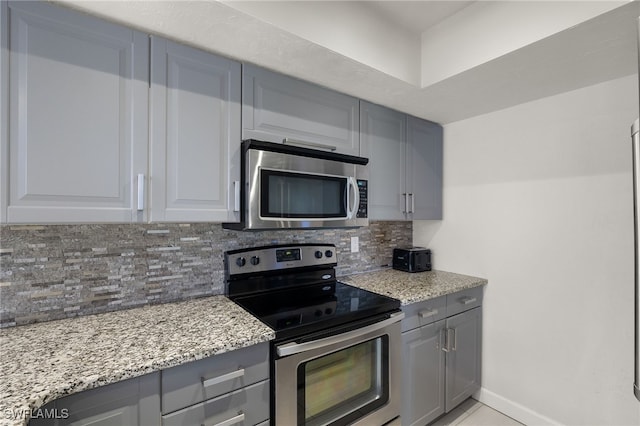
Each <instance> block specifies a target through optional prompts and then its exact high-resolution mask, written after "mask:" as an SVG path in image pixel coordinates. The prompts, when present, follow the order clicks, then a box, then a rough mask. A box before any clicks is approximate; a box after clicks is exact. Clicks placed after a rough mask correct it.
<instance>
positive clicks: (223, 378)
mask: <svg viewBox="0 0 640 426" xmlns="http://www.w3.org/2000/svg"><path fill="white" fill-rule="evenodd" d="M242 376H244V368H239V369H238V370H236V371H232V372H231V373H227V374H223V375H222V376H218V377H212V378H210V379H205V378H204V377H202V379H201V380H202V386H204V387H205V388H208V387H209V386H213V385H217V384H218V383H222V382H228V381H229V380H233V379H237V378H238V377H242ZM230 424H233V423H230Z"/></svg>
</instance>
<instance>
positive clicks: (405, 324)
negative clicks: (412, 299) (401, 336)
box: [401, 296, 447, 332]
mask: <svg viewBox="0 0 640 426" xmlns="http://www.w3.org/2000/svg"><path fill="white" fill-rule="evenodd" d="M446 305H447V298H446V296H441V297H437V298H435V299H431V300H425V301H424V302H418V303H412V304H411V305H407V306H403V307H402V312H404V315H405V317H404V319H403V320H402V323H401V329H402V331H403V332H404V331H407V330H413V329H414V328H418V327H421V326H423V325H427V324H431V323H432V322H434V321H438V320H441V319H443V318H445V316H446Z"/></svg>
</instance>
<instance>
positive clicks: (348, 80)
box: [52, 0, 640, 124]
mask: <svg viewBox="0 0 640 426" xmlns="http://www.w3.org/2000/svg"><path fill="white" fill-rule="evenodd" d="M52 1H56V2H63V3H65V4H67V5H68V6H71V7H75V8H77V9H81V10H84V11H86V12H88V13H92V14H96V15H99V16H103V17H105V18H107V19H111V20H114V21H117V22H122V23H125V24H127V25H131V26H133V27H135V28H138V29H140V30H142V31H145V32H148V33H151V34H156V35H162V36H165V37H168V38H171V39H174V40H176V41H179V42H182V43H185V44H189V45H192V46H195V47H198V48H201V49H204V50H208V51H211V52H214V53H218V54H221V55H224V56H227V57H230V58H233V59H236V60H238V61H242V62H246V63H252V64H255V65H258V66H262V67H265V68H268V69H271V70H274V71H277V72H281V73H283V74H287V75H290V76H293V77H297V78H300V79H304V80H307V81H311V82H314V83H316V84H319V85H322V86H325V87H328V88H331V89H334V90H337V91H340V92H343V93H347V94H349V95H352V96H355V97H358V98H361V99H364V100H367V101H370V102H374V103H378V104H381V105H385V106H388V107H391V108H394V109H397V110H399V111H403V112H406V113H409V114H411V115H415V116H417V117H422V118H425V119H429V120H432V121H435V122H439V123H443V124H445V123H450V122H454V121H458V120H463V119H466V118H470V117H474V116H477V115H481V114H485V113H488V112H492V111H496V110H499V109H503V108H507V107H510V106H514V105H517V104H520V103H524V102H528V101H532V100H535V99H540V98H544V97H547V96H552V95H555V94H559V93H562V92H567V91H570V90H574V89H578V88H581V87H586V86H589V85H593V84H597V83H600V82H604V81H608V80H612V79H616V78H620V77H624V76H629V75H632V74H636V73H637V72H638V59H637V41H636V40H637V19H638V16H639V15H640V2H639V1H633V2H626V1H625V2H617V3H616V4H613V3H614V2H608V1H601V2H596V1H593V2H592V1H579V0H574V1H566V2H555V1H554V2H537V1H509V2H507V1H477V2H476V1H460V2H459V1H414V2H412V1H392V0H386V1H370V2H362V1H354V2H342V1H335V2H334V1H326V2H318V1H308V2H307V1H304V2H301V1H290V2H282V1H271V0H267V1H265V2H264V3H263V5H262V9H260V10H259V8H257V9H253V10H251V9H250V8H251V7H252V6H250V5H248V4H247V3H252V2H250V1H249V2H246V1H244V0H243V1H237V0H235V1H234V0H231V1H229V0H227V1H223V2H220V1H213V0H207V1H191V0H180V1H113V2H102V1H95V2H94V1H86V0H52ZM253 3H258V2H255V1H254V2H253ZM276 3H279V5H276ZM314 3H315V6H314V5H313V4H314ZM560 3H562V4H563V5H564V6H557V7H565V8H567V9H571V10H570V12H572V13H573V12H575V11H576V10H578V11H579V12H581V11H582V10H591V11H593V8H594V7H601V8H602V9H601V10H600V11H596V13H592V14H591V15H588V14H586V15H582V16H579V18H580V19H579V20H578V21H576V24H575V25H565V26H564V27H558V26H556V27H553V25H554V24H556V23H557V22H556V21H557V20H556V16H555V15H552V14H550V13H545V12H546V11H548V8H549V7H551V6H549V5H552V6H553V7H556V6H555V5H557V4H560ZM596 3H599V4H600V6H597V5H596V6H594V4H596ZM612 4H613V5H612ZM318 5H320V6H322V7H321V8H318V7H317V6H318ZM236 6H237V7H236ZM314 7H315V8H314ZM340 8H342V9H340ZM508 8H511V12H512V14H511V15H510V17H509V18H508V19H505V17H504V15H500V14H497V15H496V14H495V13H494V12H496V11H499V10H500V9H501V10H504V9H508ZM514 8H520V9H517V10H516V11H515V12H516V13H513V12H514V11H513V9H514ZM527 8H528V9H527ZM545 8H546V9H545ZM520 10H524V11H525V12H523V13H518V11H520ZM254 11H257V12H260V13H261V14H262V15H260V14H257V13H252V12H254ZM336 11H339V12H349V13H350V14H347V13H345V14H342V15H341V14H339V13H336ZM476 12H491V13H492V14H493V15H492V16H491V19H490V20H486V21H482V22H480V21H479V20H478V14H477V13H476ZM529 12H532V13H529ZM269 13H270V15H269ZM283 13H284V14H290V16H287V17H285V18H287V19H285V18H283V16H282V15H283ZM536 13H537V15H536ZM314 14H317V15H322V16H320V17H316V16H314ZM374 15H375V16H374ZM485 16H486V14H485ZM289 18H302V19H301V20H302V21H303V22H300V20H297V22H294V23H295V25H297V27H296V28H293V27H287V25H288V24H290V23H291V22H292V21H296V19H289ZM314 18H318V19H316V20H315V21H313V19H314ZM463 18H464V19H463ZM513 18H515V19H513ZM520 18H522V19H520ZM518 19H520V20H518ZM389 21H392V22H393V25H392V24H388V23H387V22H389ZM363 23H364V24H368V27H367V28H364V29H363V28H361V27H362V25H364V24H363ZM565 23H566V22H565ZM311 24H313V25H315V28H311V30H313V31H315V33H313V31H311V32H309V33H304V31H306V30H308V29H309V28H308V27H312V26H313V25H311ZM437 24H440V25H437ZM454 24H457V26H456V25H454ZM340 25H341V26H340ZM359 26H360V27H359ZM394 26H395V27H400V30H402V31H404V33H406V34H404V33H403V34H400V36H398V37H400V38H397V39H393V40H391V42H389V40H388V39H390V38H391V39H392V38H393V37H394V36H396V35H397V34H394V30H393V28H391V27H394ZM474 26H475V33H468V32H465V31H467V29H468V28H472V27H474ZM545 26H547V27H549V26H551V27H553V28H551V29H550V30H549V31H547V33H546V34H548V35H546V36H545V35H544V34H543V35H542V36H539V37H538V38H536V39H531V38H530V39H528V40H524V41H522V40H519V42H520V44H518V45H515V46H514V45H513V44H512V45H511V46H507V47H509V49H506V50H504V51H502V53H501V52H500V51H498V52H497V53H496V54H494V55H493V56H491V57H484V58H482V57H481V58H479V59H478V58H475V59H474V60H475V62H473V61H471V62H469V63H467V64H464V65H465V66H464V67H461V68H460V69H458V70H453V71H454V72H451V73H449V74H448V75H445V76H444V77H442V78H439V79H433V80H432V81H430V82H428V84H425V80H424V75H423V76H422V80H420V76H419V75H418V78H417V79H415V78H413V79H407V78H403V77H402V76H400V77H399V76H398V75H397V74H395V75H394V73H393V70H392V71H389V70H387V69H383V68H382V67H384V66H385V65H389V63H391V65H394V64H393V62H395V61H394V60H391V59H389V58H391V57H393V56H392V55H393V54H395V53H396V52H395V51H396V50H401V48H402V47H403V46H402V44H404V41H403V40H406V41H407V43H411V42H412V40H414V41H415V45H416V46H418V48H417V49H418V50H417V51H416V50H413V51H416V52H417V54H416V55H411V52H412V51H411V50H408V51H407V52H409V54H408V55H405V57H408V58H409V59H412V56H415V57H417V59H415V58H413V59H414V61H416V60H417V67H416V68H417V69H424V68H425V66H426V67H430V66H433V65H439V64H440V63H445V62H447V61H449V62H455V61H459V60H460V59H465V58H467V57H469V56H474V55H476V54H478V53H480V54H483V53H485V51H489V50H491V49H492V48H495V47H496V46H498V47H501V46H500V45H504V44H507V45H508V44H509V43H511V42H512V41H513V40H512V39H518V37H521V38H522V35H523V34H525V35H526V33H527V31H528V30H530V29H532V28H533V29H534V30H538V29H540V27H545ZM383 27H384V28H383ZM390 28H391V30H390ZM327 29H330V30H331V31H327ZM543 29H545V30H547V29H548V28H543ZM294 30H295V31H294ZM358 30H361V32H360V33H357V31H358ZM441 30H442V31H441ZM502 30H504V31H502ZM296 31H298V32H296ZM446 31H449V32H446ZM492 31H493V32H494V33H495V34H494V39H492V40H490V41H491V43H484V44H482V43H483V41H482V40H481V41H478V40H477V39H481V38H482V37H484V36H485V35H486V34H489V33H491V32H492ZM501 31H502V32H501ZM438 32H439V34H440V35H441V36H443V37H441V38H443V39H446V40H447V42H449V40H450V38H455V37H458V45H457V46H454V47H451V48H449V47H448V46H449V45H448V44H445V45H444V46H445V49H443V50H442V51H440V52H437V54H434V55H432V57H430V58H428V59H429V60H428V61H427V62H425V61H424V58H423V60H422V63H421V62H420V57H421V55H422V57H424V56H425V54H424V48H423V50H422V52H421V51H420V47H421V46H424V42H425V39H427V38H429V37H431V35H433V34H437V33H438ZM326 33H329V35H330V36H335V37H334V40H333V41H334V42H335V44H334V45H328V44H323V41H324V40H320V42H319V41H318V40H317V39H313V38H312V37H310V36H314V37H315V36H320V37H322V36H323V35H325V34H326ZM460 33H463V36H460ZM425 34H427V35H428V36H429V37H425ZM470 34H471V35H470ZM376 37H377V38H376ZM402 37H404V38H402ZM397 40H400V41H397ZM329 41H331V40H329ZM427 41H429V40H427ZM516 41H518V40H516ZM349 42H354V44H353V46H354V49H352V52H355V54H357V53H359V51H360V50H363V49H360V46H361V45H362V46H364V47H365V48H373V49H375V48H377V47H379V45H381V44H385V43H386V45H385V46H384V49H380V52H378V53H380V54H379V55H378V58H377V59H376V58H374V59H376V60H378V62H377V63H376V62H375V60H374V61H372V62H366V61H365V60H362V59H361V58H358V57H356V56H355V54H351V53H349V52H346V53H345V52H344V51H341V50H340V48H341V46H342V45H345V44H348V43H349ZM367 43H368V45H367ZM467 45H468V46H467ZM443 55H444V56H447V55H448V58H447V60H443V59H442V58H443ZM365 59H366V58H365ZM425 64H426V65H425ZM412 65H413V66H415V65H416V63H414V64H412ZM636 96H637V94H636Z"/></svg>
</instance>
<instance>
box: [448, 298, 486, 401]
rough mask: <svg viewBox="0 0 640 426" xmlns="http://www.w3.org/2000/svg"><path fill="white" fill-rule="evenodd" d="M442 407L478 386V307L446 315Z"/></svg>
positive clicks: (468, 395) (464, 395)
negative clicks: (444, 379)
mask: <svg viewBox="0 0 640 426" xmlns="http://www.w3.org/2000/svg"><path fill="white" fill-rule="evenodd" d="M447 331H448V338H449V339H452V341H451V340H450V341H449V342H448V345H447V346H448V347H449V352H448V353H447V360H446V363H447V373H446V377H447V383H446V411H447V412H449V411H451V410H452V409H453V408H455V407H456V406H457V405H459V404H460V403H461V402H463V401H464V400H465V399H467V398H468V397H470V396H471V395H472V394H473V393H474V392H476V391H477V390H479V389H480V365H481V352H482V348H481V339H482V308H475V309H471V310H469V311H466V312H463V313H461V314H458V315H456V316H453V317H450V318H447Z"/></svg>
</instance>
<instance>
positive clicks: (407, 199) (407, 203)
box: [402, 192, 409, 214]
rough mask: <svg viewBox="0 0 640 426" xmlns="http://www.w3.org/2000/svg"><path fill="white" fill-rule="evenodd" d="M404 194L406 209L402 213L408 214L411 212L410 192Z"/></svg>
mask: <svg viewBox="0 0 640 426" xmlns="http://www.w3.org/2000/svg"><path fill="white" fill-rule="evenodd" d="M402 196H403V197H404V210H403V211H402V213H404V214H407V213H409V194H407V193H406V192H405V193H404V194H402Z"/></svg>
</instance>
